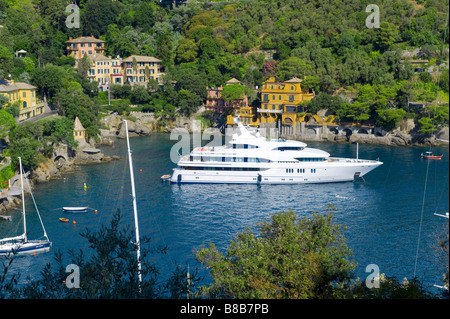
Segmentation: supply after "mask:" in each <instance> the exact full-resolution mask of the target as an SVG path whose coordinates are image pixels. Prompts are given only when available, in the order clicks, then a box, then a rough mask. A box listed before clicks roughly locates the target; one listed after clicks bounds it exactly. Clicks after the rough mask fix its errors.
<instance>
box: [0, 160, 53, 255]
mask: <svg viewBox="0 0 450 319" xmlns="http://www.w3.org/2000/svg"><path fill="white" fill-rule="evenodd" d="M19 163H20V181H21V187H22V214H23V234H22V235H20V236H16V237H10V238H3V239H0V255H10V254H14V253H16V254H35V253H39V252H48V251H49V250H50V247H51V246H52V243H51V241H50V240H49V239H48V236H47V232H46V231H45V227H44V224H43V222H42V219H41V216H40V214H39V210H38V209H37V206H36V202H35V200H34V196H33V193H31V197H32V198H33V202H34V205H35V207H36V212H37V214H38V216H39V220H40V221H41V226H42V229H43V231H44V236H43V237H44V239H42V240H40V239H38V240H28V238H27V221H26V213H25V196H24V192H23V169H22V159H21V158H20V157H19ZM28 186H29V185H28ZM30 192H31V187H30Z"/></svg>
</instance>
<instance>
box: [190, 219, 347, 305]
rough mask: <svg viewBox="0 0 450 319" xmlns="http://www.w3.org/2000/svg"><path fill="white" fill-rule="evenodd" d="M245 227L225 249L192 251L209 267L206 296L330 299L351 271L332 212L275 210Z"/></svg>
mask: <svg viewBox="0 0 450 319" xmlns="http://www.w3.org/2000/svg"><path fill="white" fill-rule="evenodd" d="M258 228H259V234H258V235H255V234H254V233H253V231H252V230H251V229H250V228H248V227H247V228H246V229H245V230H244V231H243V232H242V233H239V234H238V235H237V236H236V239H235V240H233V241H232V242H231V243H230V245H229V246H228V248H227V250H226V252H224V253H222V252H220V251H219V250H218V249H217V248H216V246H215V245H214V244H210V246H209V247H208V248H204V249H201V250H200V251H199V252H197V259H198V260H199V261H200V262H202V263H203V264H204V265H205V266H206V267H207V268H208V269H210V272H211V275H212V277H213V283H212V284H211V285H210V286H209V287H206V288H205V290H204V291H205V293H206V294H207V295H210V296H220V297H225V298H239V299H240V298H276V299H278V298H283V299H284V298H294V299H299V298H329V297H332V296H333V293H334V292H335V290H337V289H338V288H337V287H339V285H342V284H345V283H347V281H348V280H349V278H350V277H351V273H352V271H353V269H354V266H355V265H354V264H353V263H352V262H350V261H349V260H348V258H349V257H350V255H351V252H350V250H349V249H348V248H347V245H346V244H345V238H344V236H343V233H342V231H343V229H342V228H341V227H340V226H339V225H336V224H334V223H333V216H332V215H326V216H323V215H320V214H317V213H314V214H313V215H312V217H311V218H305V217H303V218H298V217H297V216H296V214H295V213H294V212H292V211H289V212H283V213H279V214H274V215H272V217H271V218H270V220H268V221H264V222H261V223H259V224H258Z"/></svg>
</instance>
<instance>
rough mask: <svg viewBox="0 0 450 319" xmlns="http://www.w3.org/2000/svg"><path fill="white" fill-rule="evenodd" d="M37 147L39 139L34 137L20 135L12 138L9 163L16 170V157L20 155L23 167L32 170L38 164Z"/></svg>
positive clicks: (17, 166)
mask: <svg viewBox="0 0 450 319" xmlns="http://www.w3.org/2000/svg"><path fill="white" fill-rule="evenodd" d="M38 147H39V141H37V140H35V139H34V138H28V137H21V138H18V139H13V140H12V141H11V143H10V154H11V163H12V165H13V167H14V168H15V169H16V170H18V169H19V160H18V158H19V157H21V158H22V164H23V167H24V169H26V170H34V169H35V168H36V167H37V166H38V164H39V162H38V157H37V156H38V153H39V151H38Z"/></svg>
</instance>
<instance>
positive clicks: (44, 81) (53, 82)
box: [31, 64, 66, 98]
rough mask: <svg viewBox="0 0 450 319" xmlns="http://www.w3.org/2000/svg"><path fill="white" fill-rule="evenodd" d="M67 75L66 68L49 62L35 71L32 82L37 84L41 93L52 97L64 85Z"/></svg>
mask: <svg viewBox="0 0 450 319" xmlns="http://www.w3.org/2000/svg"><path fill="white" fill-rule="evenodd" d="M65 76H66V72H65V70H64V68H62V67H59V66H55V65H52V64H47V65H45V66H44V67H40V68H37V69H36V70H35V71H34V73H33V75H32V77H31V82H32V83H33V84H34V85H36V87H37V92H38V94H39V95H41V96H44V95H45V96H47V97H49V98H52V97H53V96H54V95H55V94H56V93H58V91H59V90H61V88H62V87H63V79H64V77H65Z"/></svg>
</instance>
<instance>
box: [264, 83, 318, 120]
mask: <svg viewBox="0 0 450 319" xmlns="http://www.w3.org/2000/svg"><path fill="white" fill-rule="evenodd" d="M301 82H302V80H301V79H299V78H297V77H294V78H292V79H290V80H288V81H284V82H281V81H278V80H277V79H276V78H275V77H270V78H269V79H268V80H267V81H266V82H264V83H263V85H262V88H261V107H260V108H258V110H257V111H258V114H259V115H260V116H259V119H260V122H261V123H273V122H276V121H277V120H279V119H280V120H281V122H282V123H283V124H285V125H295V124H296V122H297V113H298V112H300V111H301V110H299V109H298V105H299V104H300V103H301V102H303V101H309V100H311V99H312V98H314V92H312V93H310V92H307V91H305V90H303V89H302V86H301Z"/></svg>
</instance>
